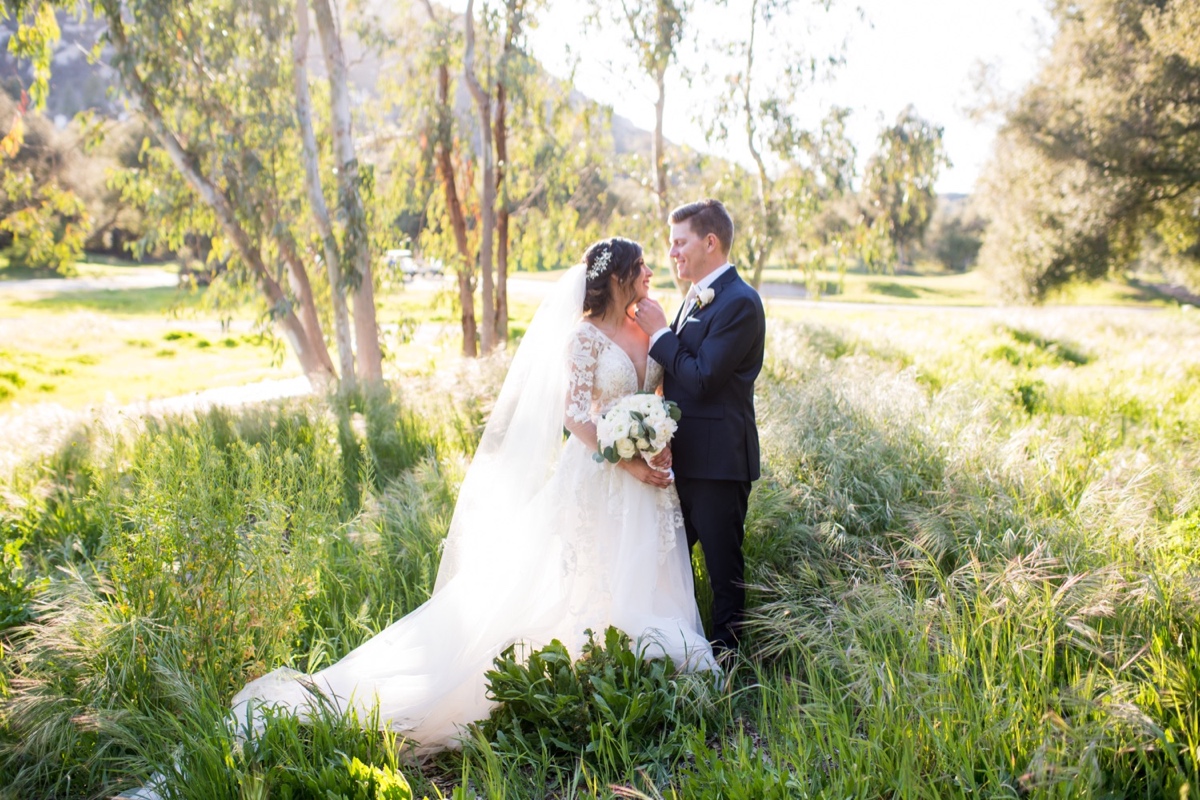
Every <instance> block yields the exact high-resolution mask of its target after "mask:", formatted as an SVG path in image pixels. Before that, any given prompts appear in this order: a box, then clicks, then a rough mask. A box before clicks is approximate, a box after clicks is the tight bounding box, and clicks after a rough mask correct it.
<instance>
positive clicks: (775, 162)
mask: <svg viewBox="0 0 1200 800" xmlns="http://www.w3.org/2000/svg"><path fill="white" fill-rule="evenodd" d="M832 5H833V0H809V1H808V2H802V0H750V3H749V8H748V9H746V11H745V13H744V14H739V15H736V22H740V24H741V25H743V26H744V28H743V29H742V30H741V32H740V33H735V32H733V31H732V30H725V31H723V32H722V34H721V36H720V38H719V39H718V40H717V41H716V42H714V44H713V45H712V53H713V55H714V59H713V61H711V62H710V63H709V64H708V65H706V72H707V73H708V74H710V75H711V74H712V73H713V72H714V71H716V70H720V69H721V68H722V67H724V68H725V70H726V71H725V74H724V83H725V86H724V87H722V88H723V90H722V91H716V92H714V93H713V109H712V112H711V114H710V116H709V117H708V119H707V120H706V126H705V133H706V136H707V137H708V140H709V141H710V143H716V144H722V145H733V144H741V145H744V146H745V147H746V149H747V151H748V152H749V155H750V158H751V161H752V162H753V165H754V167H753V171H754V183H755V186H754V192H755V197H754V202H753V205H752V207H751V208H750V209H748V210H749V212H750V213H749V214H748V218H747V219H745V220H744V221H741V224H740V226H739V227H740V231H741V232H740V235H739V239H740V243H739V244H735V248H738V253H739V255H740V257H741V258H742V260H744V262H745V263H746V265H747V266H748V267H749V268H750V270H751V283H752V284H753V285H754V286H755V287H756V288H757V287H758V286H759V285H760V284H761V283H762V273H763V269H764V267H765V266H766V264H767V262H768V260H769V259H770V258H771V257H772V255H773V254H774V252H775V251H776V248H777V247H778V246H779V245H780V244H781V243H782V241H783V239H784V237H785V234H786V233H787V232H788V231H794V230H797V229H804V228H807V227H808V225H809V223H810V221H811V218H812V217H813V215H814V214H815V212H816V208H817V205H818V200H819V197H820V195H821V193H822V191H823V187H824V184H825V182H826V178H827V177H828V176H830V175H834V174H835V173H840V172H841V171H844V169H845V165H843V166H842V167H834V166H832V162H831V163H830V164H829V165H822V161H823V160H825V159H826V158H832V159H833V160H834V161H838V160H839V159H843V158H844V151H845V148H846V146H847V144H846V140H845V137H844V135H843V136H842V140H843V141H842V142H839V143H838V144H837V145H836V146H835V147H833V148H832V149H831V148H830V147H829V146H828V145H831V144H832V143H833V142H834V141H835V137H834V135H833V133H832V132H833V131H834V130H835V129H836V127H837V126H838V125H840V124H842V123H843V121H844V115H845V112H844V111H842V110H840V109H834V110H832V111H831V112H830V115H829V116H827V117H826V120H825V122H824V123H822V125H823V127H825V128H826V129H827V130H826V131H825V132H821V131H820V130H816V131H811V130H806V129H805V128H804V126H803V124H802V122H801V120H802V119H803V117H804V116H805V115H806V114H805V112H808V114H807V115H808V116H811V111H812V110H813V109H805V108H803V106H802V99H803V89H804V88H805V87H807V86H810V85H811V84H812V83H813V82H814V81H815V80H817V79H818V78H820V77H821V76H822V75H823V74H824V70H825V69H826V68H829V67H836V66H837V65H838V64H840V63H841V62H840V47H839V48H836V49H835V51H833V52H821V51H818V50H817V49H815V47H814V48H810V47H808V46H807V44H806V42H805V41H804V39H803V37H797V36H796V35H795V32H796V31H797V30H808V31H810V32H811V30H812V28H813V24H814V23H815V19H813V18H810V16H809V15H810V14H814V13H821V12H828V11H829V9H830V8H831V7H832ZM731 24H735V22H733V21H731ZM843 134H844V132H843ZM850 163H851V164H852V163H853V158H852V157H851V159H850Z"/></svg>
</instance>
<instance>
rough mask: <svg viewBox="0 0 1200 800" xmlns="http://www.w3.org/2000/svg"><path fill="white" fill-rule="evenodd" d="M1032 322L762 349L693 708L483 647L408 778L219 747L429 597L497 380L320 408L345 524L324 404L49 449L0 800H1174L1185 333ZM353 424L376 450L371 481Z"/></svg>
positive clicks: (305, 757) (618, 639) (297, 738)
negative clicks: (739, 581) (1023, 799)
mask: <svg viewBox="0 0 1200 800" xmlns="http://www.w3.org/2000/svg"><path fill="white" fill-rule="evenodd" d="M1062 313H1063V316H1062V317H1057V316H1053V315H1051V314H1050V313H1049V312H1044V311H1035V312H1029V311H1025V312H1011V311H1010V312H1003V313H1001V314H1000V315H999V316H998V317H997V315H995V314H991V313H989V314H986V315H977V316H976V315H972V314H969V313H961V314H959V313H956V314H945V313H944V312H940V313H937V314H914V315H913V316H911V317H905V318H897V317H895V316H894V315H878V314H872V315H870V316H869V317H864V318H861V319H858V320H853V321H850V320H847V318H846V317H845V315H844V312H841V311H839V312H837V315H836V316H835V315H830V317H829V318H830V319H832V320H833V321H832V322H828V321H827V322H823V321H822V320H821V319H820V317H819V316H818V317H811V316H809V317H807V318H806V324H805V325H803V326H800V325H792V324H789V323H787V322H786V321H783V320H778V321H777V323H778V324H776V325H774V326H773V327H772V332H771V340H770V343H769V358H768V363H767V366H766V369H765V370H764V373H763V375H762V376H761V378H760V379H759V383H758V389H757V391H758V408H759V410H760V414H761V422H760V430H761V437H762V442H763V451H764V477H763V480H761V481H759V482H758V483H757V485H756V487H755V490H754V492H753V494H752V496H751V507H750V515H749V519H748V527H747V538H746V551H747V557H748V566H749V572H748V579H749V583H750V598H751V606H752V609H751V620H750V624H749V628H748V630H747V637H746V640H745V641H744V644H743V654H742V656H741V658H740V659H738V660H735V661H734V662H732V663H731V664H729V665H728V669H727V671H726V672H725V673H724V674H723V675H722V676H721V677H720V681H719V682H720V683H721V684H722V685H721V686H720V687H719V688H717V689H716V690H715V691H714V687H713V685H712V684H713V682H714V681H713V679H712V678H707V677H704V676H687V675H676V674H674V673H673V669H672V667H671V666H670V665H669V664H668V663H667V662H661V661H644V660H642V659H641V658H639V657H638V654H637V652H636V650H635V649H634V648H633V647H632V646H631V644H630V642H629V640H628V639H627V638H624V637H622V636H621V635H620V633H619V632H617V631H609V632H607V633H606V634H605V636H604V638H603V640H602V641H601V640H599V639H594V640H593V641H592V642H591V643H590V644H589V645H588V648H587V650H586V653H585V654H584V657H583V658H582V659H581V660H578V661H576V660H574V658H573V654H571V653H569V652H568V651H567V650H566V649H565V648H563V647H562V646H561V645H558V644H552V645H550V646H548V647H545V648H542V649H541V650H539V651H537V652H536V653H531V654H529V657H528V658H526V657H525V654H524V653H521V652H519V651H517V650H516V649H515V648H514V649H513V650H511V651H509V652H508V653H505V654H504V656H503V657H502V658H500V659H499V660H498V661H497V662H496V665H495V668H494V669H493V670H492V672H491V674H490V675H489V682H490V686H491V691H492V694H493V696H494V697H495V699H496V700H497V704H496V708H495V712H494V713H493V715H492V716H491V717H490V718H489V719H488V720H485V721H482V722H480V723H479V724H478V725H477V726H476V727H475V728H474V729H473V730H472V731H471V732H470V735H469V737H468V739H467V741H466V742H464V747H463V749H462V750H461V751H456V752H452V753H447V754H443V755H441V756H439V757H438V758H437V759H435V760H433V761H430V762H426V763H424V764H422V765H417V764H411V763H409V762H407V761H405V762H400V761H399V755H401V754H402V752H401V753H400V754H398V753H397V744H398V743H397V740H396V739H395V738H394V737H392V736H391V735H390V734H388V733H385V732H379V731H378V730H377V722H376V721H373V720H372V719H355V718H354V717H353V716H343V715H341V714H340V713H337V712H335V711H334V710H333V709H332V708H330V707H329V706H328V705H319V706H318V710H317V713H316V714H314V715H313V718H312V719H311V720H309V721H307V722H304V723H301V722H299V721H298V720H296V719H295V718H293V717H290V716H288V715H282V714H281V715H278V716H276V717H274V718H272V719H271V720H270V721H269V723H268V725H267V726H266V729H265V731H264V732H263V734H262V735H261V736H259V737H252V738H251V739H248V740H246V741H243V742H239V741H238V740H237V739H236V738H235V737H233V736H232V735H231V734H230V733H229V731H228V729H227V727H226V720H225V716H226V713H227V709H228V702H229V697H230V695H231V694H232V692H233V691H234V690H235V689H236V688H239V687H240V686H241V685H242V683H243V682H244V681H245V680H246V679H247V678H249V677H253V676H254V675H257V674H261V673H262V672H263V671H265V670H266V669H269V668H271V667H273V666H275V665H276V664H280V663H290V664H293V665H295V666H297V667H300V668H304V669H310V670H311V669H317V668H319V667H321V666H324V665H326V664H328V663H329V662H330V661H332V660H334V659H337V658H339V657H341V656H342V655H344V654H345V653H346V652H348V651H349V650H350V649H352V648H353V647H355V646H356V645H358V644H359V643H361V642H362V641H363V640H364V639H366V638H367V637H369V636H371V635H373V634H374V633H375V632H377V631H378V630H380V629H381V628H382V627H384V626H386V625H387V624H388V623H389V622H391V621H392V620H394V619H396V618H397V617H398V616H400V615H401V614H403V613H405V612H407V611H408V610H411V609H412V608H414V607H415V606H416V605H418V604H419V603H420V602H422V601H423V600H424V599H425V598H427V597H428V594H429V591H430V588H431V586H432V583H433V577H434V574H435V572H436V567H437V560H438V542H439V540H440V537H441V535H442V533H443V532H444V530H445V528H446V526H447V524H448V521H449V516H450V513H451V511H452V509H453V504H454V495H455V491H456V487H457V485H458V481H459V479H460V477H461V468H462V464H463V459H462V458H461V456H463V455H464V454H465V453H466V452H469V451H470V448H471V447H472V446H473V441H474V440H473V439H472V438H471V436H470V433H471V432H472V431H475V430H476V429H477V423H478V421H479V419H480V418H481V416H482V414H483V411H482V410H481V409H483V408H486V400H487V398H489V397H492V396H494V386H495V383H496V380H498V376H493V377H492V378H488V377H486V376H481V377H482V378H483V379H482V380H479V381H477V382H472V381H470V380H466V379H465V378H463V379H460V380H458V384H459V385H458V389H457V392H460V393H462V395H463V396H457V395H456V396H455V397H454V398H453V400H448V399H447V398H448V395H447V393H446V392H445V391H444V390H442V389H440V388H438V384H436V383H435V382H432V381H431V382H430V384H429V386H428V389H429V391H428V394H421V393H420V391H419V389H420V386H419V384H420V382H419V381H415V380H414V381H412V382H411V384H410V385H407V386H406V387H405V388H406V395H405V396H406V398H407V399H406V401H405V404H404V405H400V404H398V403H396V402H395V401H388V402H385V403H383V404H382V405H381V406H380V409H381V410H380V411H378V412H377V413H378V415H379V417H378V419H379V421H378V422H377V423H372V422H370V420H369V416H370V415H371V414H372V413H376V412H372V411H370V410H369V408H368V407H367V406H366V405H365V404H364V405H359V406H356V408H357V409H358V410H357V411H350V413H349V417H350V420H349V424H350V425H351V430H352V433H353V435H354V440H353V444H354V447H355V451H356V453H357V455H356V459H358V460H357V461H354V462H353V468H354V469H355V470H356V471H358V470H361V473H360V477H359V479H358V480H359V491H360V496H361V497H362V498H363V500H362V504H361V508H348V507H346V506H345V500H344V499H343V498H344V493H343V492H344V476H343V474H342V471H343V470H344V469H346V468H347V466H346V463H347V462H343V460H342V453H341V452H340V450H341V446H340V445H339V444H338V441H339V440H338V432H337V431H338V428H339V427H340V425H341V422H340V420H339V414H340V413H341V412H339V411H336V410H335V411H332V412H331V411H328V410H327V409H326V408H324V407H316V406H286V407H283V408H274V409H263V410H257V411H243V412H239V413H237V414H233V413H229V412H221V413H219V414H215V415H204V416H202V417H201V418H199V419H179V420H169V421H165V422H156V423H146V427H144V428H139V429H138V430H136V431H127V432H125V433H124V434H123V436H122V437H117V438H116V439H113V438H111V437H109V436H107V435H102V434H101V432H99V431H93V432H91V433H86V434H84V433H80V434H77V435H76V436H74V437H70V440H71V441H72V442H74V444H73V445H71V446H70V447H66V446H64V448H63V449H62V451H61V452H57V453H54V454H53V455H51V456H47V457H45V458H44V459H43V460H41V461H39V462H37V463H35V464H29V465H26V466H24V467H21V468H20V469H18V470H17V472H16V473H14V475H13V476H12V477H11V478H9V479H6V482H5V494H4V498H5V502H6V504H7V508H6V509H5V511H4V515H5V516H4V525H5V526H7V527H4V528H2V529H0V530H3V531H4V535H5V537H6V540H7V541H17V542H19V544H18V545H16V546H15V547H14V549H16V550H17V551H18V552H19V555H20V559H21V564H22V568H21V570H20V571H13V570H12V569H11V565H12V563H13V562H12V561H11V560H10V561H7V562H5V564H7V565H8V568H9V570H10V571H9V574H10V575H16V576H18V577H17V579H18V580H24V581H25V583H24V587H23V588H22V589H21V591H22V592H23V593H24V595H23V596H24V597H25V598H28V600H29V602H27V603H26V604H25V606H24V608H26V610H27V612H28V613H29V614H30V620H31V624H29V625H25V626H22V627H19V628H16V629H10V630H9V631H7V632H6V633H5V638H4V658H3V660H0V687H2V691H4V692H5V696H4V698H3V699H2V700H0V786H4V787H6V788H5V789H4V790H0V797H6V800H7V797H22V798H24V797H34V798H41V797H46V798H49V797H54V798H72V797H80V798H82V797H93V796H101V795H104V794H106V793H107V794H112V793H114V792H116V791H118V790H120V789H122V788H127V787H129V786H131V785H136V784H143V783H145V782H146V781H147V780H148V779H149V778H150V776H151V775H153V774H155V773H160V774H162V775H164V776H166V784H167V785H166V789H167V790H168V792H169V793H170V796H173V797H182V798H189V800H191V799H192V798H195V800H199V798H214V797H247V798H249V797H264V796H269V797H283V796H292V797H296V798H299V797H322V796H327V793H329V792H332V793H333V795H334V796H338V795H341V796H345V797H356V796H357V797H364V796H365V797H371V796H379V795H380V794H381V793H382V792H383V791H384V787H385V786H390V787H391V788H390V789H388V791H395V792H403V791H404V789H403V785H402V782H403V783H406V784H407V785H408V787H409V789H410V790H411V791H412V794H413V795H414V796H420V795H422V794H426V795H429V796H435V795H437V794H438V793H440V792H444V794H445V795H453V796H455V797H464V798H465V797H470V796H474V795H483V796H489V797H499V796H504V797H528V798H534V797H537V798H541V797H547V796H559V797H580V796H622V797H661V798H666V797H674V798H683V797H702V798H703V797H712V798H717V797H722V798H724V797H746V798H757V797H777V796H778V797H794V796H830V797H881V796H892V797H911V798H918V799H923V798H930V799H931V800H932V799H933V798H945V797H967V796H972V797H978V796H985V797H994V796H1013V795H1017V796H1026V795H1027V796H1031V797H1034V796H1036V797H1048V796H1054V797H1060V796H1061V797H1077V796H1086V797H1093V796H1171V797H1175V796H1179V794H1180V791H1181V789H1182V788H1183V787H1184V786H1185V785H1192V786H1194V785H1196V783H1197V780H1198V779H1200V761H1198V759H1197V757H1196V752H1197V749H1196V747H1197V744H1200V723H1198V722H1197V720H1200V710H1198V701H1197V698H1198V697H1200V692H1197V687H1198V686H1200V642H1198V640H1197V636H1196V633H1195V632H1196V631H1197V630H1200V625H1198V621H1200V606H1198V604H1197V597H1196V592H1195V579H1194V574H1193V573H1194V572H1195V569H1194V565H1195V564H1196V563H1197V561H1198V559H1200V537H1198V533H1200V494H1197V492H1196V488H1195V480H1194V467H1195V463H1196V455H1197V450H1196V438H1195V431H1196V430H1197V429H1200V403H1198V402H1197V398H1200V355H1197V354H1200V328H1198V327H1197V326H1196V324H1195V322H1194V321H1192V320H1190V318H1189V317H1187V316H1185V315H1183V314H1182V313H1177V312H1169V313H1168V312H1160V313H1156V314H1148V313H1134V312H1129V313H1127V314H1110V315H1107V316H1105V317H1104V318H1099V317H1097V316H1096V315H1094V314H1091V313H1090V312H1087V311H1078V310H1075V311H1069V312H1062ZM364 403H365V401H364ZM408 411H411V412H414V413H417V414H418V415H419V419H420V421H421V425H420V426H418V427H416V428H407V427H404V426H403V425H401V424H400V423H399V422H398V420H400V419H401V418H402V417H403V413H402V412H408ZM355 413H361V414H362V415H363V417H362V421H361V422H359V421H357V420H356V418H355V417H354V414H355ZM372 425H377V428H374V429H373V428H372V427H371V426H372ZM369 430H379V431H395V432H396V433H395V435H396V436H397V437H403V436H410V435H411V436H412V437H413V439H412V441H410V442H408V443H407V444H405V443H403V442H399V441H396V442H393V443H392V444H390V445H389V446H388V448H387V449H388V452H392V453H398V454H404V453H411V454H412V455H411V456H409V455H396V456H394V457H392V456H386V455H384V454H383V453H382V452H381V454H380V455H379V456H378V457H374V456H371V455H369V447H368V445H369V442H368V441H367V440H368V439H369V438H371V437H372V436H374V435H375V434H369V433H366V432H367V431H369ZM380 436H381V439H383V438H386V437H384V436H383V435H382V434H380ZM431 443H432V444H431ZM410 457H411V458H414V459H415V461H413V462H412V465H411V466H402V465H403V464H408V463H409V461H407V459H409V458H410ZM393 458H394V460H391V459H393ZM376 463H377V464H381V465H383V464H389V463H390V464H392V465H393V467H389V469H395V470H398V472H397V473H396V474H395V476H394V477H391V476H389V479H388V480H386V481H382V482H381V483H380V484H377V483H376V476H375V474H373V473H372V472H371V470H372V469H374V467H372V466H367V465H370V464H376ZM380 485H382V488H377V486H380ZM220 495H228V496H220ZM284 510H286V513H284ZM289 519H290V523H289ZM305 520H307V521H305ZM14 525H15V526H16V527H13V526H14ZM231 531H234V532H236V533H233V534H231ZM243 536H244V538H243ZM235 539H236V540H237V542H238V543H237V544H236V546H234V545H233V544H231V542H232V541H233V540H235ZM317 540H320V541H317ZM76 542H79V544H78V545H76ZM185 543H186V545H187V547H188V548H189V549H194V550H195V551H196V553H195V554H194V555H193V554H191V553H184V552H182V550H183V548H184V545H185ZM285 545H286V549H287V552H286V553H285V552H283V551H284V549H285ZM201 559H202V560H203V561H204V562H205V563H200V560H201ZM176 561H178V562H179V565H180V569H179V571H178V572H177V571H176V569H175V562H176ZM185 564H186V566H187V568H188V570H190V571H191V573H192V576H193V577H191V578H188V577H186V576H185V575H184V572H185V570H184V565H185ZM51 565H60V566H62V567H64V569H56V568H52V567H51ZM222 571H224V573H222ZM235 571H236V572H237V574H239V575H240V576H242V577H241V579H240V580H239V581H238V582H236V585H235V583H231V582H223V581H222V574H231V573H232V572H235ZM0 574H2V572H0ZM701 574H702V573H701ZM45 577H49V578H51V579H50V580H49V581H45V582H43V583H39V584H37V585H34V584H32V583H30V581H31V580H32V581H39V580H41V579H43V578H45ZM267 586H272V587H273V588H274V592H275V595H277V596H271V595H268V593H267V590H266V588H265V587H267ZM3 587H4V584H3V582H2V581H0V591H4V588H3ZM134 587H138V588H136V590H135V588H134ZM698 589H699V591H700V593H701V594H702V595H703V592H704V587H703V586H702V585H701V586H699V587H698ZM150 590H153V592H154V597H153V599H151V597H150ZM135 591H136V593H137V596H136V597H133V596H132V595H133V594H134V592H135ZM192 593H202V596H203V598H204V601H203V603H202V604H193V603H192V601H191V598H192V597H193V594H192ZM161 595H167V596H166V597H163V596H161ZM4 596H5V597H9V596H10V595H8V594H5V595H4ZM22 602H25V601H24V600H22V599H21V598H20V597H16V598H15V599H13V600H12V601H11V602H10V604H9V605H10V607H11V608H17V607H18V606H19V605H20V604H21V603H22ZM230 612H232V614H233V616H234V617H235V621H234V622H233V623H228V622H227V621H226V619H225V615H226V614H227V613H230ZM210 631H219V632H220V634H219V635H209V632H210ZM355 759H357V764H356V762H355ZM8 787H10V788H8ZM4 792H7V793H8V794H7V795H5V794H4ZM285 792H286V793H289V794H285ZM372 793H374V794H372ZM384 796H386V794H385V795H384ZM401 796H403V795H401Z"/></svg>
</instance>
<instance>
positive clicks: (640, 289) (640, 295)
mask: <svg viewBox="0 0 1200 800" xmlns="http://www.w3.org/2000/svg"><path fill="white" fill-rule="evenodd" d="M636 266H637V270H638V271H637V276H636V277H634V279H633V281H632V282H630V283H629V285H627V286H622V285H621V283H620V281H618V280H617V276H615V275H614V276H613V279H612V280H613V295H614V296H615V297H616V298H619V299H621V301H622V303H621V305H622V306H623V307H625V308H629V306H631V305H633V304H634V303H636V302H637V301H639V300H642V299H644V298H645V297H646V296H648V295H649V294H650V278H651V277H652V276H653V275H654V273H653V272H651V271H650V268H649V267H647V266H646V262H645V260H644V259H642V258H641V257H639V258H638V260H637V265H636Z"/></svg>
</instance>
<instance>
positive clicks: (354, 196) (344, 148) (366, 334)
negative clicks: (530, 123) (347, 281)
mask: <svg viewBox="0 0 1200 800" xmlns="http://www.w3.org/2000/svg"><path fill="white" fill-rule="evenodd" d="M313 11H314V13H315V16H316V20H317V32H318V34H319V35H320V38H321V50H322V52H323V53H324V54H325V70H326V72H327V73H328V74H329V101H330V105H331V107H332V108H331V111H332V120H333V153H334V163H336V164H337V165H338V200H339V205H340V206H341V209H342V212H343V213H344V214H345V218H346V229H345V233H344V235H343V237H342V239H343V241H342V246H343V252H344V253H345V255H346V259H345V262H344V264H343V266H344V268H345V269H347V270H352V271H353V274H352V276H351V277H352V278H353V281H352V283H353V286H354V295H353V299H354V339H355V344H356V345H358V352H357V357H358V358H357V360H358V377H359V379H360V380H362V381H364V382H365V383H369V384H375V383H380V382H382V381H383V354H382V352H381V350H380V348H379V328H378V326H377V325H376V322H375V285H374V280H373V278H372V275H371V248H370V243H369V242H368V241H367V219H366V211H365V209H364V208H363V200H362V192H361V191H360V190H359V177H358V158H357V157H356V156H355V154H354V132H353V128H352V125H351V115H350V83H349V74H348V72H347V70H346V55H345V53H344V52H343V50H342V40H341V35H340V33H339V32H338V29H337V21H336V20H335V19H334V15H333V7H332V5H331V4H330V0H314V1H313Z"/></svg>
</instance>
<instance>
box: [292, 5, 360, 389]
mask: <svg viewBox="0 0 1200 800" xmlns="http://www.w3.org/2000/svg"><path fill="white" fill-rule="evenodd" d="M308 38H309V32H308V2H307V0H296V38H295V40H294V41H293V46H292V53H293V56H292V59H293V77H294V79H295V83H296V119H297V120H298V121H299V123H300V134H301V138H302V140H303V143H304V175H305V188H306V189H307V190H308V203H309V206H310V207H311V208H312V215H313V219H314V220H315V221H316V223H317V230H318V231H319V232H320V234H321V244H322V246H323V247H322V251H323V254H324V257H325V269H326V273H327V274H328V276H329V291H330V295H331V296H332V300H333V326H334V335H335V337H336V339H337V350H338V363H339V365H340V366H341V371H342V389H343V390H345V391H349V392H353V391H354V389H355V384H356V383H357V381H356V380H355V372H354V343H353V340H352V339H351V338H350V311H349V309H348V308H346V294H345V287H344V286H343V285H342V267H341V253H340V252H338V245H337V237H335V236H334V234H333V223H332V222H331V221H330V219H329V209H328V208H327V207H326V205H325V193H324V190H323V189H322V187H321V168H320V156H319V155H318V153H317V137H316V134H315V133H314V132H313V124H312V98H311V96H310V95H309V91H308Z"/></svg>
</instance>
